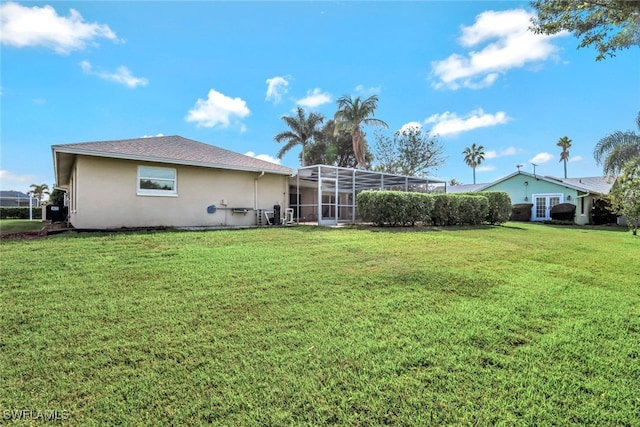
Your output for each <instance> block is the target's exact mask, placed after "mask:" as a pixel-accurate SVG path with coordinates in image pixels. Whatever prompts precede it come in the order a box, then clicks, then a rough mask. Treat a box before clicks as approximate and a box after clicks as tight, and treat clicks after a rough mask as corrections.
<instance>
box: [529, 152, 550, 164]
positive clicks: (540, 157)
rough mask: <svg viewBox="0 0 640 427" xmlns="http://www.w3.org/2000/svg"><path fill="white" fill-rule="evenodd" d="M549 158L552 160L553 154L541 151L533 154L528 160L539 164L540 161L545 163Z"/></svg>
mask: <svg viewBox="0 0 640 427" xmlns="http://www.w3.org/2000/svg"><path fill="white" fill-rule="evenodd" d="M551 160H553V154H550V153H545V152H542V153H538V154H536V155H535V156H533V158H531V159H530V160H529V163H535V164H536V165H539V164H541V163H547V162H549V161H551Z"/></svg>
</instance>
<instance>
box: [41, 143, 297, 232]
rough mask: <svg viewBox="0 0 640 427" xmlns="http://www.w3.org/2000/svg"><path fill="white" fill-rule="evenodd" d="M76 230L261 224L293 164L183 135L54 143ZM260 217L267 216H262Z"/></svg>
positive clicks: (280, 201) (284, 199)
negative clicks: (285, 163) (267, 159)
mask: <svg viewBox="0 0 640 427" xmlns="http://www.w3.org/2000/svg"><path fill="white" fill-rule="evenodd" d="M51 149H52V152H53V165H54V174H55V179H56V188H60V189H61V190H64V191H65V192H66V194H67V196H66V197H67V204H68V209H69V222H70V223H71V225H72V226H73V227H75V228H82V229H114V228H130V227H157V226H169V227H198V226H200V227H207V226H246V225H255V224H256V223H257V222H258V220H259V218H258V215H261V214H262V212H263V211H264V210H271V209H273V206H274V205H276V204H277V205H280V206H282V207H283V208H285V207H286V206H287V203H288V201H289V178H290V177H291V176H292V175H293V174H294V173H295V171H294V170H293V169H290V168H288V167H285V166H282V165H278V164H275V163H271V162H267V161H263V160H259V159H256V158H254V157H250V156H245V155H243V154H239V153H235V152H233V151H229V150H225V149H222V148H218V147H215V146H212V145H208V144H204V143H202V142H198V141H194V140H191V139H187V138H183V137H181V136H161V137H151V138H137V139H125V140H116V141H98V142H82V143H75V144H62V145H53V146H52V147H51ZM260 219H262V218H260Z"/></svg>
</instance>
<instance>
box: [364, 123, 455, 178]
mask: <svg viewBox="0 0 640 427" xmlns="http://www.w3.org/2000/svg"><path fill="white" fill-rule="evenodd" d="M376 138H377V144H376V149H377V151H376V158H377V159H378V162H379V163H378V170H381V171H383V172H389V173H395V174H399V175H409V176H426V175H428V172H429V170H430V169H437V168H438V167H440V166H442V164H443V163H444V157H443V151H444V148H443V147H442V145H440V144H439V143H438V139H437V137H435V136H431V135H430V134H429V131H425V130H423V129H422V128H421V127H419V126H411V127H408V128H406V129H403V130H399V131H397V132H396V133H395V134H394V135H393V139H391V138H389V137H388V136H385V135H382V134H380V133H378V134H377V135H376Z"/></svg>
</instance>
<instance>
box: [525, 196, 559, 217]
mask: <svg viewBox="0 0 640 427" xmlns="http://www.w3.org/2000/svg"><path fill="white" fill-rule="evenodd" d="M563 199H564V194H562V193H557V194H534V195H533V196H532V200H533V207H532V208H531V220H532V221H548V220H550V219H551V208H552V207H554V206H555V205H559V204H560V203H562V201H563Z"/></svg>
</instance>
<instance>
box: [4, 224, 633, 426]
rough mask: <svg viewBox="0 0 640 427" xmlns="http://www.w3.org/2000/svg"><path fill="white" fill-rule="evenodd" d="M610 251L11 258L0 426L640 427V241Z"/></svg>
mask: <svg viewBox="0 0 640 427" xmlns="http://www.w3.org/2000/svg"><path fill="white" fill-rule="evenodd" d="M618 230H621V229H619V228H615V227H611V228H606V229H589V228H579V227H554V226H544V225H535V224H515V223H510V224H507V226H504V227H478V228H466V229H446V228H444V229H440V230H437V229H436V230H429V231H424V230H422V231H418V230H404V231H398V230H391V229H370V228H362V229H357V228H353V229H328V228H314V227H295V228H268V229H254V230H241V231H238V230H236V231H231V230H229V231H210V232H179V231H166V232H135V233H114V234H108V233H92V234H66V235H58V236H52V237H49V238H46V239H40V240H28V241H26V240H25V241H16V240H7V241H3V242H1V243H0V249H1V253H0V254H1V256H2V258H1V264H0V277H1V278H2V285H1V294H0V329H1V330H2V335H1V337H0V340H1V341H0V377H1V378H2V387H0V410H16V409H28V410H33V411H38V410H40V411H44V410H57V411H65V412H64V414H66V415H67V416H68V420H67V421H66V422H67V423H68V424H70V425H102V424H124V425H158V424H163V425H194V424H204V423H212V424H217V425H243V426H253V425H255V426H262V425H310V426H311V425H326V424H338V425H383V424H396V425H415V426H424V425H594V426H602V425H607V426H632V425H640V344H639V343H640V272H639V270H638V266H639V265H640V241H639V240H638V238H633V237H632V236H631V234H630V233H628V232H619V231H618ZM5 418H10V417H5Z"/></svg>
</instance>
